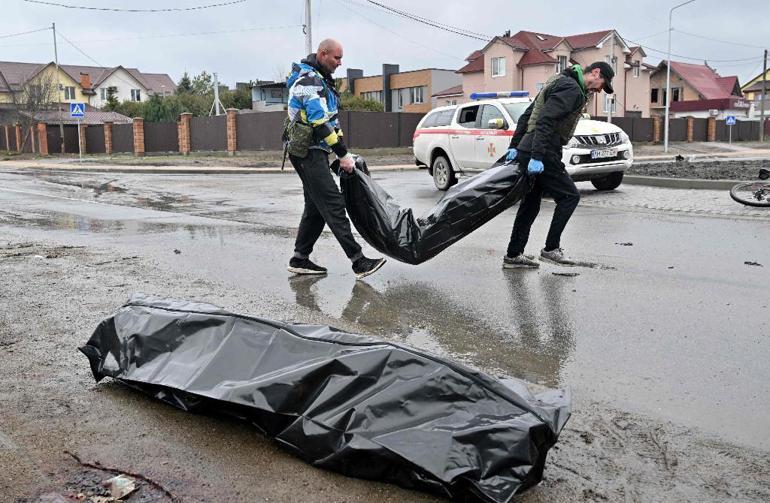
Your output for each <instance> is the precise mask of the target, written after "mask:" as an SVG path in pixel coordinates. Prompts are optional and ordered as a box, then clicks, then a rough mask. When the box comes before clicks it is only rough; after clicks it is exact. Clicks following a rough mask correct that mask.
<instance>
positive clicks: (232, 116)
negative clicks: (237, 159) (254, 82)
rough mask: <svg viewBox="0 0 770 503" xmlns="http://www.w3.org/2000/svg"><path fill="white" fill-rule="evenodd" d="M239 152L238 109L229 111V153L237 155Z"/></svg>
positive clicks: (229, 109)
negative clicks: (236, 152)
mask: <svg viewBox="0 0 770 503" xmlns="http://www.w3.org/2000/svg"><path fill="white" fill-rule="evenodd" d="M236 150H238V109H237V108H228V109H227V153H228V154H230V155H235V151H236Z"/></svg>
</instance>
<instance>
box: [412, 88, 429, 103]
mask: <svg viewBox="0 0 770 503" xmlns="http://www.w3.org/2000/svg"><path fill="white" fill-rule="evenodd" d="M424 89H425V88H424V87H410V88H409V95H410V96H409V97H410V98H411V99H412V103H425V95H424Z"/></svg>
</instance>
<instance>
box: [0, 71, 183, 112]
mask: <svg viewBox="0 0 770 503" xmlns="http://www.w3.org/2000/svg"><path fill="white" fill-rule="evenodd" d="M57 83H58V85H59V93H58V94H59V96H58V99H57V97H56V92H55V87H56V85H57ZM34 86H38V87H39V86H52V87H53V88H54V89H53V92H52V93H51V94H52V96H51V101H53V102H57V101H58V102H59V103H75V102H77V103H86V104H89V105H92V106H94V107H102V106H104V105H105V104H106V103H107V97H108V95H109V94H110V93H112V94H113V95H114V96H115V98H116V99H117V100H118V101H147V100H148V99H149V97H150V96H152V95H156V94H157V95H161V96H169V95H172V94H174V93H175V92H176V84H175V83H174V81H173V80H172V79H171V77H169V76H168V75H167V74H165V73H143V72H140V71H139V70H137V69H136V68H124V67H122V66H116V67H113V68H102V67H96V66H78V65H59V67H58V73H57V67H56V65H55V64H54V63H52V62H51V63H19V62H10V61H0V103H12V102H13V100H14V98H16V99H17V100H19V99H20V98H19V96H20V93H23V91H24V90H25V89H28V88H32V87H34Z"/></svg>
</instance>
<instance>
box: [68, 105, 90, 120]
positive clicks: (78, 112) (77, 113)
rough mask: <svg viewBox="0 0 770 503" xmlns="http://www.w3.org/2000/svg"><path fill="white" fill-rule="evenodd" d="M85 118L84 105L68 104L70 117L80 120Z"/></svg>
mask: <svg viewBox="0 0 770 503" xmlns="http://www.w3.org/2000/svg"><path fill="white" fill-rule="evenodd" d="M85 116H86V104H85V103H70V117H72V118H75V119H80V118H83V117H85Z"/></svg>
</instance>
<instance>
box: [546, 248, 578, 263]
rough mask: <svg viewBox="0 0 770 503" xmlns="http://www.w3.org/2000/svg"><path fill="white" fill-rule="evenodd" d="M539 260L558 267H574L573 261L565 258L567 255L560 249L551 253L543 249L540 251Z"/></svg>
mask: <svg viewBox="0 0 770 503" xmlns="http://www.w3.org/2000/svg"><path fill="white" fill-rule="evenodd" d="M540 259H541V260H545V261H546V262H551V263H554V264H558V265H575V261H574V260H572V259H571V258H569V257H567V255H565V254H564V250H562V249H561V248H556V249H555V250H551V251H546V250H545V248H543V249H542V250H540Z"/></svg>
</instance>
